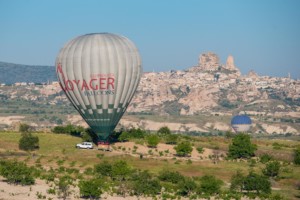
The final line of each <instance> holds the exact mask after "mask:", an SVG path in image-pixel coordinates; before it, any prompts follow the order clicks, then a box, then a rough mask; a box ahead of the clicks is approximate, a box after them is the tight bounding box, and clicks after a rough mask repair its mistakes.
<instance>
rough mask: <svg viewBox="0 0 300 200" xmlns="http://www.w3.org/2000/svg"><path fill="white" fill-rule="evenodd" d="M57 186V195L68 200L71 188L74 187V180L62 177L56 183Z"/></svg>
mask: <svg viewBox="0 0 300 200" xmlns="http://www.w3.org/2000/svg"><path fill="white" fill-rule="evenodd" d="M55 184H56V186H57V193H58V195H59V196H60V197H61V198H62V199H64V200H65V199H67V197H68V196H70V194H71V190H70V187H71V186H72V185H73V179H72V178H71V177H70V176H68V175H65V176H62V177H60V178H59V179H58V181H57V182H56V183H55Z"/></svg>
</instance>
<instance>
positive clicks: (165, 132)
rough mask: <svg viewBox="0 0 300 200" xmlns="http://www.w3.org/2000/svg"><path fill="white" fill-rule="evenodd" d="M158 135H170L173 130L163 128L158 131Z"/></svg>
mask: <svg viewBox="0 0 300 200" xmlns="http://www.w3.org/2000/svg"><path fill="white" fill-rule="evenodd" d="M157 133H158V134H160V135H170V134H171V130H170V129H169V127H167V126H163V127H161V128H160V129H158V131H157Z"/></svg>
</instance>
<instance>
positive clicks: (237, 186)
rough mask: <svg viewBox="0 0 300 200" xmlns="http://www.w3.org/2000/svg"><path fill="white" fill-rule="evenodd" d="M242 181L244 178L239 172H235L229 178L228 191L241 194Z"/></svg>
mask: <svg viewBox="0 0 300 200" xmlns="http://www.w3.org/2000/svg"><path fill="white" fill-rule="evenodd" d="M244 180H245V176H244V175H243V174H242V173H241V172H240V171H237V172H236V173H235V174H234V175H232V177H231V181H230V183H231V184H230V190H233V191H240V192H242V190H243V186H244Z"/></svg>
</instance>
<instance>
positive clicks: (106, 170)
mask: <svg viewBox="0 0 300 200" xmlns="http://www.w3.org/2000/svg"><path fill="white" fill-rule="evenodd" d="M94 172H95V173H96V174H97V175H100V176H109V177H111V175H112V165H111V164H110V163H108V162H107V161H105V162H103V163H99V164H96V165H94Z"/></svg>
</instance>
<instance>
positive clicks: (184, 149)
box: [174, 141, 193, 156]
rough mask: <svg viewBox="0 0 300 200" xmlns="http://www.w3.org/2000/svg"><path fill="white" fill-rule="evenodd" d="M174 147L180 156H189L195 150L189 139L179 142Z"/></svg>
mask: <svg viewBox="0 0 300 200" xmlns="http://www.w3.org/2000/svg"><path fill="white" fill-rule="evenodd" d="M174 149H175V150H176V154H177V155H178V156H188V155H190V154H191V152H192V151H193V147H192V144H191V143H190V142H188V141H184V142H181V143H179V144H177V145H176V146H175V147H174Z"/></svg>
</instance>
